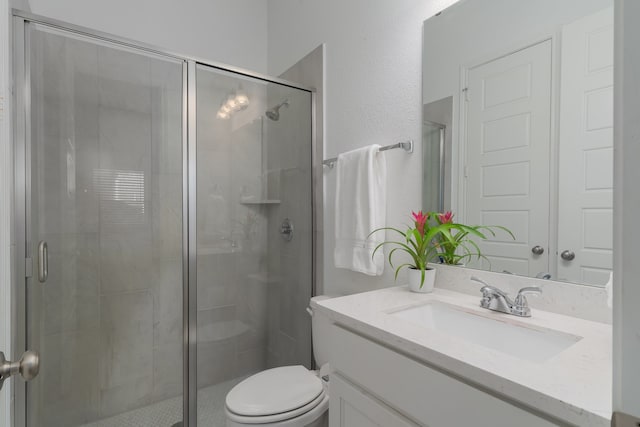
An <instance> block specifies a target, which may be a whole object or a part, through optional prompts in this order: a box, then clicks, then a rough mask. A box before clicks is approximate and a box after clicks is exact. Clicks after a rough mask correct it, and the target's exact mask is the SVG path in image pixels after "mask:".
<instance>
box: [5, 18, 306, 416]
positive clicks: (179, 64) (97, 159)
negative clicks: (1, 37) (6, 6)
mask: <svg viewBox="0 0 640 427" xmlns="http://www.w3.org/2000/svg"><path fill="white" fill-rule="evenodd" d="M14 28H15V30H14V40H15V64H16V66H15V82H16V97H15V101H16V103H15V105H16V111H17V114H16V122H15V128H14V131H15V141H16V142H15V156H16V159H15V160H16V174H15V184H16V186H15V199H16V204H15V205H16V212H15V215H14V219H15V235H16V242H17V250H16V254H20V256H16V258H17V259H16V266H15V269H16V274H15V277H16V278H17V279H16V282H15V284H14V285H15V288H14V290H15V292H14V294H15V295H16V301H15V313H14V320H15V324H16V325H17V328H16V331H15V346H14V348H15V349H17V350H16V353H17V354H14V355H13V356H14V358H16V357H17V356H19V353H21V352H22V351H24V350H26V349H29V350H36V351H38V352H39V353H40V374H39V375H38V376H37V377H36V378H35V379H33V380H32V381H31V382H29V383H24V382H23V381H21V380H17V381H15V382H14V392H15V408H14V409H15V413H14V418H15V425H16V426H18V427H23V426H65V427H69V426H83V425H92V426H94V425H95V426H98V425H100V426H123V425H132V426H154V427H162V426H167V427H170V426H173V425H180V423H182V424H183V425H185V426H186V425H188V426H196V425H198V424H199V425H206V426H224V425H225V416H224V398H225V395H226V393H227V391H228V390H229V389H230V388H231V387H232V386H233V385H235V384H236V383H237V382H239V381H240V380H242V379H243V378H245V377H247V376H248V375H251V374H252V373H254V372H257V371H260V370H263V369H266V368H269V367H274V366H281V365H285V364H302V365H305V366H307V367H311V363H312V358H311V327H310V320H309V319H308V316H307V314H306V312H305V308H306V305H307V303H308V300H309V298H310V296H311V295H312V293H313V263H312V260H313V251H314V248H313V233H312V231H313V205H312V204H313V185H312V164H313V161H314V160H313V159H312V153H314V150H313V145H314V144H315V141H314V133H313V126H314V123H313V113H314V111H313V102H314V98H313V92H312V91H311V90H309V89H306V88H303V87H299V86H297V85H295V84H292V83H288V82H284V81H280V80H278V79H272V78H269V77H266V76H260V75H256V74H252V73H248V72H244V71H241V70H235V69H230V68H228V67H227V68H225V67H222V66H219V65H216V64H211V63H208V62H206V61H201V60H194V59H191V58H188V57H183V56H180V55H176V54H171V53H165V52H163V51H161V50H159V49H155V48H150V47H146V46H141V45H139V44H136V43H134V42H130V41H127V40H123V39H119V38H117V37H113V36H109V35H105V34H100V33H96V32H92V31H90V30H87V29H84V28H78V27H75V26H70V25H67V24H64V23H60V22H57V21H53V20H49V19H45V18H41V17H37V16H34V15H30V14H26V13H23V12H14ZM22 254H24V258H23V257H22Z"/></svg>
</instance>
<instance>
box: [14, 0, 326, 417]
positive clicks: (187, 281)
mask: <svg viewBox="0 0 640 427" xmlns="http://www.w3.org/2000/svg"><path fill="white" fill-rule="evenodd" d="M12 16H13V18H12V24H13V35H14V41H13V70H12V71H13V84H14V91H13V97H14V103H13V105H14V106H15V108H14V110H13V123H14V128H13V129H14V130H13V144H14V162H15V163H14V171H13V174H14V180H15V181H14V182H15V183H14V189H15V194H14V196H13V203H14V206H13V211H14V218H13V224H12V227H13V230H14V239H15V242H16V251H15V259H14V260H13V265H14V269H15V274H14V276H13V277H14V278H13V280H12V292H11V294H12V304H11V305H12V313H11V318H12V322H13V327H12V333H13V336H12V343H13V357H14V358H15V357H16V356H18V355H20V354H21V353H22V352H23V351H25V350H27V348H26V345H27V339H26V338H27V337H26V334H27V330H26V325H27V322H26V320H27V317H26V315H27V305H26V286H25V285H26V279H27V268H28V267H27V263H26V261H28V260H29V258H30V257H31V253H30V251H31V248H30V247H27V245H26V242H27V241H29V240H28V238H29V237H30V236H28V233H29V232H30V227H29V226H28V224H29V223H30V217H31V213H30V206H29V203H30V202H29V201H30V199H31V183H30V177H31V163H30V161H31V156H30V148H31V135H30V132H31V123H30V118H31V111H30V109H31V106H30V96H31V92H30V89H31V88H30V78H29V76H30V72H31V70H30V55H29V51H28V49H29V47H30V44H29V38H28V37H29V31H28V25H29V24H39V25H42V26H47V27H50V28H54V29H56V30H59V31H62V32H66V33H69V34H70V35H75V36H81V37H83V38H85V39H88V40H93V41H94V42H96V43H101V44H106V45H111V46H114V47H119V48H126V49H128V50H133V51H137V52H139V53H140V54H152V55H155V56H160V57H164V58H166V59H171V60H174V61H176V60H177V61H180V62H182V70H183V73H182V80H183V81H182V89H183V101H182V104H183V110H182V167H183V170H182V177H183V187H182V189H183V191H182V198H183V200H182V213H183V217H182V224H183V225H182V230H183V240H182V260H183V278H182V290H183V361H182V363H183V407H182V409H183V424H184V426H188V427H196V426H197V395H198V388H197V324H196V320H197V317H196V316H197V310H196V301H197V275H196V266H197V240H196V224H197V223H196V220H197V217H196V212H197V210H196V207H197V187H196V185H197V179H196V178H197V169H196V167H197V165H196V148H197V132H196V123H197V111H196V67H197V66H198V65H205V66H208V67H211V68H214V69H218V70H222V71H227V72H231V73H234V74H238V75H240V76H245V77H249V78H253V79H256V80H262V81H264V82H267V83H275V84H279V85H283V86H288V87H291V88H294V89H298V90H302V91H305V92H309V93H310V99H311V180H310V182H309V185H310V186H311V208H312V210H311V212H312V217H311V225H312V227H311V229H312V232H311V238H312V239H313V242H312V249H311V257H312V263H311V265H312V271H311V283H310V285H311V294H312V295H316V293H317V283H316V273H317V266H316V262H315V260H316V254H317V253H318V250H320V249H321V248H318V247H317V245H318V240H319V239H316V232H317V230H318V225H319V224H317V215H316V207H317V206H316V197H317V188H316V187H317V186H318V180H320V182H321V180H322V175H321V172H322V165H321V163H320V162H321V159H320V158H319V157H318V155H317V146H318V145H317V144H318V143H319V141H317V138H316V127H317V122H316V91H315V89H313V88H310V87H305V86H303V85H299V84H297V83H294V82H290V81H287V80H284V79H281V78H276V77H271V76H267V75H265V74H261V73H256V72H253V71H249V70H245V69H242V68H239V67H234V66H230V65H226V64H222V63H218V62H213V61H209V60H206V59H202V58H197V57H193V56H189V55H182V54H179V53H175V52H172V51H170V50H166V49H162V48H159V47H156V46H152V45H149V44H145V43H140V42H137V41H135V40H130V39H127V38H123V37H119V36H115V35H112V34H108V33H104V32H101V31H96V30H93V29H90V28H86V27H82V26H78V25H74V24H69V23H66V22H63V21H59V20H56V19H51V18H47V17H43V16H39V15H35V14H32V13H30V12H24V11H22V10H18V9H13V10H12ZM45 357H46V356H45ZM311 362H312V363H313V360H312V361H311ZM12 393H13V400H14V403H13V417H12V418H13V426H12V427H26V421H27V419H26V417H27V412H26V411H27V395H26V384H25V382H24V381H22V380H17V381H14V382H13V384H12Z"/></svg>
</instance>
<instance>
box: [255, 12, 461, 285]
mask: <svg viewBox="0 0 640 427" xmlns="http://www.w3.org/2000/svg"><path fill="white" fill-rule="evenodd" d="M454 1H455V0H397V1H393V2H390V1H384V0H375V1H371V0H351V1H348V2H345V1H341V0H326V1H317V0H270V1H269V10H268V16H269V24H268V28H269V44H268V46H269V51H268V53H269V58H268V64H269V74H272V75H278V74H280V73H281V72H282V71H284V70H285V69H287V68H288V67H289V66H291V64H293V63H295V62H296V61H297V60H298V59H299V58H301V57H303V56H304V55H306V54H307V53H308V52H310V51H311V50H313V49H314V48H315V47H316V46H318V45H319V44H321V43H326V88H325V99H326V106H325V110H326V116H325V120H326V122H325V128H326V134H325V157H334V156H335V155H337V154H338V153H341V152H344V151H348V150H352V149H355V148H358V147H362V146H365V145H369V144H374V143H376V144H383V145H384V144H390V143H393V142H397V141H400V140H406V139H413V140H414V141H416V142H418V144H417V145H418V149H417V150H416V152H415V153H414V154H412V155H407V154H406V153H405V152H403V151H402V150H395V151H390V152H387V153H386V154H385V156H386V158H387V166H388V176H389V178H388V181H387V182H388V208H387V218H388V220H387V223H388V224H389V225H401V224H403V223H408V220H409V215H410V212H411V209H414V210H415V209H420V206H421V184H420V181H421V171H422V169H421V160H422V157H421V156H422V154H421V150H420V147H419V145H420V144H419V141H420V138H421V105H422V95H421V83H420V82H421V73H422V71H421V70H422V65H421V64H422V22H423V21H424V20H425V19H426V18H428V17H429V16H431V15H433V14H435V13H437V12H438V11H440V10H442V9H443V8H444V7H446V6H448V5H449V4H451V3H454ZM335 173H336V171H335V169H334V170H329V169H328V168H325V172H324V174H325V182H324V186H325V221H324V230H325V232H324V237H325V241H324V248H325V249H324V250H325V253H324V260H325V261H324V292H325V293H353V292H359V291H366V290H371V289H375V288H382V287H386V286H390V285H393V273H392V271H391V269H390V268H389V267H388V266H387V267H386V268H385V273H384V275H383V276H381V277H375V278H373V277H369V276H365V275H363V274H359V273H354V272H351V271H348V270H340V269H336V268H334V266H333V247H334V218H333V208H334V197H335Z"/></svg>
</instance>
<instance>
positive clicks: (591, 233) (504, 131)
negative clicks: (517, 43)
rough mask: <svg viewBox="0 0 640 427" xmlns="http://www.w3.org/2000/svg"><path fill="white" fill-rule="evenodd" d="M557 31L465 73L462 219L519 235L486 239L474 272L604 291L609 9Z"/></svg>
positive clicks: (608, 224)
mask: <svg viewBox="0 0 640 427" xmlns="http://www.w3.org/2000/svg"><path fill="white" fill-rule="evenodd" d="M560 29H561V31H560V33H559V37H558V38H557V42H556V43H554V42H553V41H552V39H548V40H546V41H543V42H539V43H537V44H533V45H527V46H523V47H522V48H521V49H514V50H512V51H511V53H508V54H503V55H496V56H495V57H494V58H492V59H486V60H485V61H483V62H481V63H479V65H474V66H470V67H467V68H466V74H465V75H464V77H465V78H466V81H465V80H463V81H464V82H465V83H464V84H463V90H462V92H461V99H460V102H461V104H462V105H463V108H462V111H463V113H464V115H463V120H462V126H463V129H462V132H461V133H462V135H463V138H462V139H463V141H464V143H465V146H464V147H465V150H466V151H465V158H464V174H463V182H464V196H463V198H462V201H463V206H461V209H460V211H461V214H462V215H461V216H462V218H461V219H462V220H463V221H464V222H466V223H468V224H483V225H502V226H505V227H507V228H509V229H510V230H512V231H513V233H514V234H515V236H516V239H515V240H510V239H509V238H508V236H504V235H498V236H497V237H495V238H494V237H491V238H490V239H489V240H488V241H485V242H480V246H481V248H482V251H483V253H484V254H485V255H486V256H487V259H486V260H480V261H476V262H470V263H469V266H471V267H478V268H482V269H491V270H493V271H499V272H502V271H505V272H510V273H515V274H523V275H527V276H538V277H541V276H542V275H543V274H544V273H547V272H549V273H551V274H552V277H553V278H554V279H558V280H567V281H572V282H580V283H586V284H592V285H600V286H602V285H604V284H605V283H606V282H607V281H608V279H609V274H610V272H611V267H612V237H611V236H612V214H613V210H612V193H613V127H612V125H613V9H612V8H607V9H604V10H601V11H599V12H596V13H590V14H588V15H586V16H584V17H581V18H579V19H574V20H573V21H571V22H569V23H567V24H565V25H563V26H562V27H561V28H560ZM556 58H557V59H558V65H557V66H555V67H553V66H552V62H553V61H554V60H555V59H556ZM554 69H555V70H557V71H554ZM554 79H557V83H554ZM554 116H555V117H557V125H555V128H557V129H558V130H557V135H556V131H555V130H554V125H553V117H554ZM556 156H557V159H558V160H557V168H558V169H557V181H556V179H555V178H554V174H553V169H552V167H553V164H554V163H553V159H554V158H555V157H556ZM556 197H557V203H556V199H555V198H556ZM556 232H557V236H556ZM541 249H543V250H544V252H542V253H540V252H541Z"/></svg>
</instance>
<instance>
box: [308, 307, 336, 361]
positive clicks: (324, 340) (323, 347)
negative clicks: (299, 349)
mask: <svg viewBox="0 0 640 427" xmlns="http://www.w3.org/2000/svg"><path fill="white" fill-rule="evenodd" d="M329 298H332V297H330V296H328V295H318V296H315V297H313V298H311V301H314V302H318V301H322V300H326V299H329ZM310 314H311V338H312V340H313V357H314V358H315V360H316V365H317V366H318V368H320V367H321V366H322V365H324V364H325V363H329V331H330V327H331V321H330V320H329V318H328V317H327V316H325V315H323V314H322V313H320V312H319V310H314V309H313V308H311V310H310Z"/></svg>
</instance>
